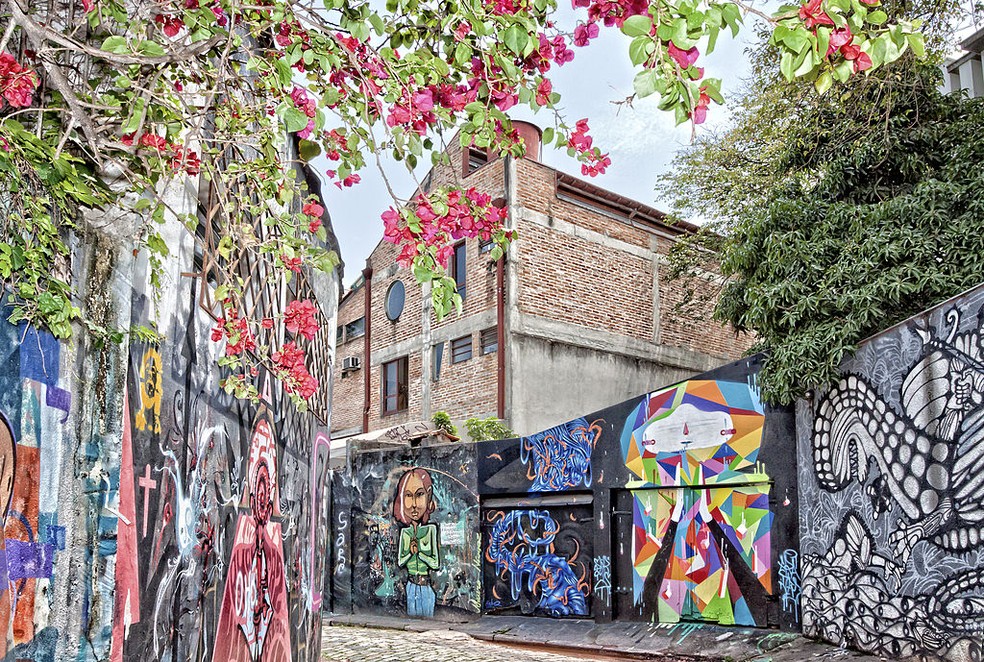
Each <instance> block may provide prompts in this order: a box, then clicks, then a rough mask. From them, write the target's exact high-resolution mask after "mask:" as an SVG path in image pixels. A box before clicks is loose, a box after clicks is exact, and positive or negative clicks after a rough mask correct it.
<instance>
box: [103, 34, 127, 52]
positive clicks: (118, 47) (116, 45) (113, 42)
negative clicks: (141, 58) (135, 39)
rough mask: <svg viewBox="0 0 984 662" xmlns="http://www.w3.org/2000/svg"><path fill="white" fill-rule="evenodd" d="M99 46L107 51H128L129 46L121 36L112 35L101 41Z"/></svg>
mask: <svg viewBox="0 0 984 662" xmlns="http://www.w3.org/2000/svg"><path fill="white" fill-rule="evenodd" d="M100 48H101V49H102V50H104V51H107V52H109V53H129V52H130V46H129V45H128V44H127V43H126V39H124V38H123V37H118V36H115V35H114V36H112V37H107V38H106V41H104V42H103V43H102V46H100Z"/></svg>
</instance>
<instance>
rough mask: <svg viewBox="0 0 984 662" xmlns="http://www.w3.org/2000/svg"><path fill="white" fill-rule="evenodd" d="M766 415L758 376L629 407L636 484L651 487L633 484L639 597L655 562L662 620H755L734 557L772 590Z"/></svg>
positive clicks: (672, 392)
mask: <svg viewBox="0 0 984 662" xmlns="http://www.w3.org/2000/svg"><path fill="white" fill-rule="evenodd" d="M764 422H765V413H764V407H763V405H762V403H761V402H760V400H759V397H758V392H757V390H756V389H755V388H754V387H753V385H751V384H749V383H739V382H725V381H704V380H691V381H689V382H684V383H682V384H680V385H677V386H674V387H671V388H668V389H664V390H662V391H657V392H655V393H652V394H650V395H648V396H646V397H645V398H644V399H643V400H642V402H640V404H639V405H638V406H637V407H636V409H635V410H634V411H633V412H632V413H630V414H629V416H628V419H627V420H626V424H625V427H624V429H623V433H622V439H621V441H622V451H623V456H624V460H625V466H626V467H627V468H628V469H629V470H630V471H631V472H632V474H633V475H634V476H635V478H636V480H634V481H632V482H630V485H632V486H646V487H650V488H653V489H636V490H632V491H631V495H632V497H631V498H632V513H633V515H632V521H633V527H634V530H635V533H634V535H633V538H632V558H633V561H632V567H633V571H634V574H633V587H632V588H633V596H634V599H635V602H636V603H637V604H639V603H641V602H642V601H643V598H644V593H645V589H646V583H647V579H648V578H649V577H650V574H651V573H652V572H653V568H654V566H655V567H657V568H658V570H657V571H658V572H661V574H662V578H661V580H660V581H659V586H658V589H657V591H656V594H657V596H658V597H657V615H658V618H659V621H660V622H674V621H679V620H680V619H681V618H690V619H699V620H709V621H714V622H718V623H721V624H724V625H733V624H738V625H756V623H757V622H756V619H755V617H754V616H753V614H752V612H751V610H750V608H749V605H748V601H747V600H746V598H745V596H744V593H743V590H742V587H741V585H740V582H739V573H737V572H736V568H735V567H734V566H735V564H736V563H738V564H741V565H743V566H744V568H743V570H744V572H746V573H751V575H753V576H754V577H755V580H756V582H757V583H758V584H759V585H760V586H761V588H762V589H763V590H764V591H765V592H766V593H769V594H771V592H772V563H771V558H772V551H771V535H770V534H771V525H772V511H771V508H770V503H769V493H770V485H769V483H768V481H769V476H768V475H767V474H766V473H765V472H764V471H763V470H762V469H761V467H757V465H756V463H757V461H758V454H759V451H760V448H761V441H762V430H763V426H764ZM729 483H741V485H739V486H734V487H732V486H729ZM674 486H679V487H678V489H670V488H673V487H674Z"/></svg>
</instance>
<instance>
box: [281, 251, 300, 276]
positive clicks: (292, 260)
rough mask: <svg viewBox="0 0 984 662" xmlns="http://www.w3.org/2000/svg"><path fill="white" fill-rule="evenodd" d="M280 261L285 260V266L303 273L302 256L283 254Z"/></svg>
mask: <svg viewBox="0 0 984 662" xmlns="http://www.w3.org/2000/svg"><path fill="white" fill-rule="evenodd" d="M280 261H281V262H283V264H284V267H285V268H287V269H290V270H291V271H293V272H295V273H301V258H299V257H287V256H286V255H281V256H280Z"/></svg>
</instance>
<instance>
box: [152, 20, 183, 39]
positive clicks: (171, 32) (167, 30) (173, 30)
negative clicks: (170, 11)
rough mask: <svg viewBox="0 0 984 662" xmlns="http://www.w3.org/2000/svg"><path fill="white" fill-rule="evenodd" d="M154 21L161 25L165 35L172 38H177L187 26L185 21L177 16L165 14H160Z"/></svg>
mask: <svg viewBox="0 0 984 662" xmlns="http://www.w3.org/2000/svg"><path fill="white" fill-rule="evenodd" d="M154 21H155V22H157V23H160V24H161V29H162V30H163V31H164V34H166V35H167V36H168V37H171V38H174V37H177V36H178V33H179V32H181V29H182V28H183V27H184V26H185V24H184V21H182V20H181V19H180V18H178V17H177V16H164V15H163V14H158V15H157V16H155V17H154Z"/></svg>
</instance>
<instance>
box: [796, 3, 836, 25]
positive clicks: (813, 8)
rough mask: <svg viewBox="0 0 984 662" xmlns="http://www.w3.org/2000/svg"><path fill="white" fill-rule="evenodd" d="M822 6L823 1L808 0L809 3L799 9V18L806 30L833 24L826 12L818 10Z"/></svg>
mask: <svg viewBox="0 0 984 662" xmlns="http://www.w3.org/2000/svg"><path fill="white" fill-rule="evenodd" d="M822 4H823V0H809V2H806V3H805V4H803V5H802V6H801V7H800V9H799V17H800V20H802V21H803V23H804V24H805V25H806V27H807V28H811V29H812V28H814V27H815V26H817V25H833V24H834V22H833V21H832V20H831V19H830V17H829V16H827V14H826V12H824V11H823V10H822V9H821V8H820V7H821V5H822Z"/></svg>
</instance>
